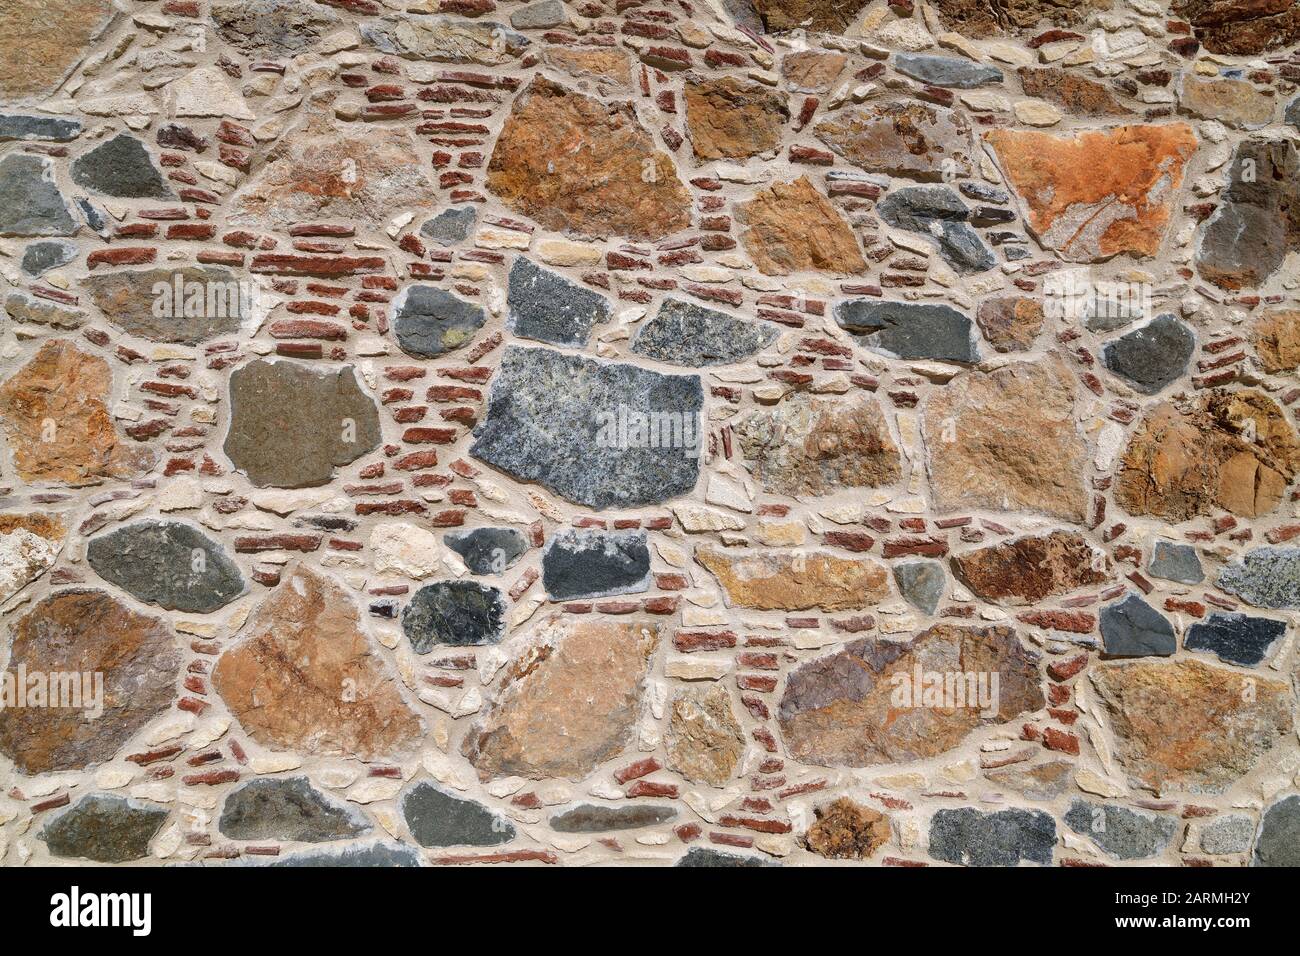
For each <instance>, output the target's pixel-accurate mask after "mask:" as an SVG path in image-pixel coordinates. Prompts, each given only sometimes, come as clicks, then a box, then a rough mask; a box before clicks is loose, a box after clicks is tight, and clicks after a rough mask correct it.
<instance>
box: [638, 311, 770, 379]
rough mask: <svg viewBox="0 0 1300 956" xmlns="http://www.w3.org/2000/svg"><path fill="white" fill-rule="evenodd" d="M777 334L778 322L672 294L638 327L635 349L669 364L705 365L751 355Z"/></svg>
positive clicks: (693, 366) (699, 366)
mask: <svg viewBox="0 0 1300 956" xmlns="http://www.w3.org/2000/svg"><path fill="white" fill-rule="evenodd" d="M777 335H778V332H777V329H776V326H774V325H771V324H769V323H765V322H749V321H746V320H745V319H740V318H736V317H735V316H733V315H728V314H727V313H725V312H719V311H718V310H717V309H708V308H705V307H704V306H702V305H696V304H695V303H694V302H687V301H686V300H684V299H677V298H673V297H671V296H670V297H668V298H665V299H664V300H663V301H662V302H661V303H660V305H659V312H658V313H657V314H656V315H655V317H654V318H653V319H651V320H650V321H649V322H646V323H644V324H643V325H642V326H641V328H640V329H639V330H638V331H637V334H636V337H635V338H634V339H633V340H632V351H633V352H635V353H636V354H637V355H644V356H645V357H646V358H650V359H654V360H655V361H658V362H667V363H668V364H670V365H687V366H690V367H691V368H702V367H705V366H710V365H729V364H731V363H732V362H740V361H743V360H745V359H747V358H750V357H751V356H753V355H756V354H757V353H759V352H761V351H763V349H765V348H767V347H768V346H769V345H771V344H772V343H773V342H774V341H776V338H777Z"/></svg>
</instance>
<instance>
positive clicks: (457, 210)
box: [420, 206, 478, 246]
mask: <svg viewBox="0 0 1300 956" xmlns="http://www.w3.org/2000/svg"><path fill="white" fill-rule="evenodd" d="M477 220H478V210H476V209H475V208H474V207H473V206H452V207H451V208H450V209H444V210H443V211H442V212H440V213H438V215H436V216H434V217H433V218H432V219H430V220H429V221H428V222H426V223H425V224H424V225H423V226H421V227H420V235H422V236H424V238H426V239H430V240H432V241H434V242H436V243H437V244H438V245H440V246H454V245H456V243H458V242H464V241H465V239H466V238H467V237H468V236H469V231H470V230H471V229H473V228H474V223H475V222H476V221H477Z"/></svg>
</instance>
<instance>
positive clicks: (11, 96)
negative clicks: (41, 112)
mask: <svg viewBox="0 0 1300 956" xmlns="http://www.w3.org/2000/svg"><path fill="white" fill-rule="evenodd" d="M116 14H117V10H116V9H114V7H113V4H112V3H110V2H109V0H10V2H9V3H7V4H6V5H5V38H4V41H3V43H0V98H2V99H4V100H5V101H6V102H9V101H15V100H17V101H21V100H27V99H32V98H34V97H38V96H44V95H46V94H49V93H52V92H54V90H56V89H57V88H58V86H59V84H60V83H62V82H63V81H64V80H65V79H66V78H67V76H68V74H69V73H70V72H71V71H72V69H73V67H75V66H76V65H77V64H78V63H79V62H80V61H81V59H82V57H83V56H85V54H86V53H87V52H89V48H90V45H91V44H92V43H93V42H94V41H95V40H96V39H98V38H99V37H100V36H102V35H103V33H104V31H105V30H106V29H107V28H108V26H109V25H110V24H111V23H112V22H113V18H114V17H115V15H116Z"/></svg>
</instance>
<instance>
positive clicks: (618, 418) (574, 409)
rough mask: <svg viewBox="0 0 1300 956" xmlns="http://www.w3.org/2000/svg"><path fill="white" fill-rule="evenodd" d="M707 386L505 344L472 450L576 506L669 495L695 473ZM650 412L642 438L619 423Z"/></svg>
mask: <svg viewBox="0 0 1300 956" xmlns="http://www.w3.org/2000/svg"><path fill="white" fill-rule="evenodd" d="M703 403H704V395H703V388H702V386H701V384H700V379H699V377H698V376H695V375H661V374H660V373H658V372H652V371H650V370H648V369H643V368H639V367H637V366H635V365H626V364H621V363H609V362H598V361H595V360H593V359H587V358H582V357H579V356H575V355H565V354H563V353H561V352H556V351H553V350H551V349H542V348H520V347H518V346H511V347H509V348H507V349H506V351H505V355H504V356H503V358H502V360H501V366H500V368H499V370H498V371H497V376H496V380H495V381H494V382H493V384H492V391H491V394H490V395H489V398H488V412H487V415H486V416H485V417H484V419H483V421H482V422H481V423H480V424H479V426H478V427H477V428H476V429H475V430H474V439H475V440H474V444H473V446H472V447H471V448H470V454H472V455H474V456H475V457H477V458H478V459H479V460H481V461H484V462H487V463H488V464H489V465H492V466H494V467H496V468H500V469H501V470H502V471H504V472H506V473H507V474H509V475H512V476H514V477H515V478H517V479H519V480H521V481H536V482H538V483H539V484H541V485H543V486H544V487H546V488H549V489H550V490H551V491H553V492H555V493H556V494H559V495H561V496H563V497H564V498H567V499H568V500H569V501H573V502H576V503H577V504H583V505H587V506H588V507H591V508H596V509H602V510H603V509H606V508H611V507H618V508H630V507H636V506H637V505H644V504H651V503H657V502H662V501H668V500H669V499H671V498H675V497H677V496H678V495H683V494H686V493H688V492H689V491H691V489H693V488H694V487H695V482H696V479H697V478H698V477H699V450H700V442H699V437H700V425H699V416H700V413H701V409H702V407H703ZM638 415H644V416H651V415H653V416H655V418H653V419H652V420H651V421H652V424H657V425H658V427H656V428H654V429H653V434H652V435H651V436H650V440H648V441H639V440H633V439H636V438H637V435H636V434H634V433H633V430H632V429H625V428H623V427H621V424H622V423H626V422H627V421H629V418H630V419H631V420H632V421H633V422H635V421H636V420H637V419H636V418H635V416H638Z"/></svg>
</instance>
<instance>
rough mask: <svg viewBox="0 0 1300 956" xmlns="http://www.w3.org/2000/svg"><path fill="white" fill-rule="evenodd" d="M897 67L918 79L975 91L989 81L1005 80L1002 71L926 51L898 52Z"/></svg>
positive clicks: (895, 63)
mask: <svg viewBox="0 0 1300 956" xmlns="http://www.w3.org/2000/svg"><path fill="white" fill-rule="evenodd" d="M894 66H895V67H896V68H897V69H898V72H900V73H905V74H907V75H908V76H910V77H912V79H914V80H920V81H921V82H922V83H929V84H930V85H931V86H943V87H948V88H951V89H958V90H973V89H975V88H976V87H978V86H984V85H985V84H988V83H1000V82H1002V71H1001V70H999V69H997V68H996V67H992V66H982V65H981V64H979V63H973V62H971V61H970V60H963V59H961V58H960V57H955V56H932V55H930V54H924V53H896V54H895V55H894Z"/></svg>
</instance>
